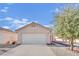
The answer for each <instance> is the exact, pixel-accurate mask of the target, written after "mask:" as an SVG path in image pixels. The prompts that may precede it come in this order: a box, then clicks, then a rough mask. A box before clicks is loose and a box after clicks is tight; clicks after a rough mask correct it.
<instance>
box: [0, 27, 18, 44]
mask: <svg viewBox="0 0 79 59" xmlns="http://www.w3.org/2000/svg"><path fill="white" fill-rule="evenodd" d="M9 41H10V42H9ZM11 41H17V34H16V33H15V32H13V31H11V30H9V29H5V28H1V27H0V44H7V43H11Z"/></svg>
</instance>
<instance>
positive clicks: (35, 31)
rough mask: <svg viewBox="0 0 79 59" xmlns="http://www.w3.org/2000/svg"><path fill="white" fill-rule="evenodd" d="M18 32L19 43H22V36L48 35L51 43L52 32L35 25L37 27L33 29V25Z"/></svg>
mask: <svg viewBox="0 0 79 59" xmlns="http://www.w3.org/2000/svg"><path fill="white" fill-rule="evenodd" d="M17 32H18V39H19V40H18V43H21V42H22V34H46V36H47V37H48V42H47V43H50V32H49V30H48V29H46V28H43V27H41V26H40V25H35V27H32V25H29V26H26V27H25V28H23V29H21V30H19V31H17Z"/></svg>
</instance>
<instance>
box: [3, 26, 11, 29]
mask: <svg viewBox="0 0 79 59" xmlns="http://www.w3.org/2000/svg"><path fill="white" fill-rule="evenodd" d="M2 27H3V28H5V29H10V27H9V26H2Z"/></svg>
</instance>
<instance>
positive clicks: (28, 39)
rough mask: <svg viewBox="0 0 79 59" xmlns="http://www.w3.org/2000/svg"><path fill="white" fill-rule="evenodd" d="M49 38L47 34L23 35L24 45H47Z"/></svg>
mask: <svg viewBox="0 0 79 59" xmlns="http://www.w3.org/2000/svg"><path fill="white" fill-rule="evenodd" d="M46 42H47V36H46V35H45V34H23V35H22V43H23V44H46Z"/></svg>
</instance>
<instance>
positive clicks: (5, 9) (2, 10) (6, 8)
mask: <svg viewBox="0 0 79 59" xmlns="http://www.w3.org/2000/svg"><path fill="white" fill-rule="evenodd" d="M8 8H9V7H4V8H3V9H1V10H0V11H1V12H4V13H6V12H8Z"/></svg>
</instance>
